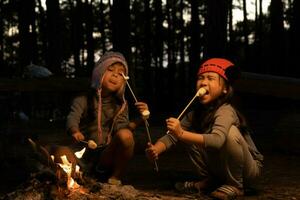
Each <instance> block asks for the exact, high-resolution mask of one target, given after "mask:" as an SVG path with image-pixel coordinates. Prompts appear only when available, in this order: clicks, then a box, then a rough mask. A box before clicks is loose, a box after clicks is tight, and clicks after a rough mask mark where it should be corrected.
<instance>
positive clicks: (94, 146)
mask: <svg viewBox="0 0 300 200" xmlns="http://www.w3.org/2000/svg"><path fill="white" fill-rule="evenodd" d="M88 147H89V148H90V149H96V148H97V144H96V142H95V141H94V140H89V141H88Z"/></svg>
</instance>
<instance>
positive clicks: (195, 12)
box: [188, 0, 201, 91]
mask: <svg viewBox="0 0 300 200" xmlns="http://www.w3.org/2000/svg"><path fill="white" fill-rule="evenodd" d="M190 2H191V9H192V10H191V12H192V16H191V18H192V19H191V20H192V21H191V44H190V45H191V52H190V63H189V71H188V77H190V79H189V83H188V88H189V89H190V91H191V90H193V89H194V87H195V82H196V79H195V77H196V73H197V69H198V67H199V65H200V49H201V44H200V20H199V1H194V0H191V1H190Z"/></svg>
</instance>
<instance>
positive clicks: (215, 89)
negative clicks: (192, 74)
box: [197, 72, 227, 104]
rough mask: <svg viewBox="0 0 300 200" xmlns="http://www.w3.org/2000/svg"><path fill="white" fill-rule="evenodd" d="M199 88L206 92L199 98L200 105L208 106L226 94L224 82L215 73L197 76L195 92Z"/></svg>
mask: <svg viewBox="0 0 300 200" xmlns="http://www.w3.org/2000/svg"><path fill="white" fill-rule="evenodd" d="M201 87H203V88H205V89H206V90H207V93H206V94H205V95H203V96H202V97H201V98H200V102H201V103H202V104H209V103H211V102H213V101H215V100H216V99H217V98H219V97H220V96H221V95H223V94H224V93H226V92H227V90H226V87H225V80H224V79H223V78H222V77H221V76H220V75H219V74H217V73H215V72H205V73H203V74H200V75H199V76H198V80H197V90H199V88H201Z"/></svg>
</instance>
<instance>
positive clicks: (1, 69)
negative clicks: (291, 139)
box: [0, 1, 6, 76]
mask: <svg viewBox="0 0 300 200" xmlns="http://www.w3.org/2000/svg"><path fill="white" fill-rule="evenodd" d="M3 18H4V16H3V1H0V74H1V75H0V76H3V75H5V74H6V73H5V71H6V70H5V69H6V66H5V65H4V60H3V59H4V57H3V56H4V37H3V34H4V23H3Z"/></svg>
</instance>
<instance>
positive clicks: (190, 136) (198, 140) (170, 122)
mask: <svg viewBox="0 0 300 200" xmlns="http://www.w3.org/2000/svg"><path fill="white" fill-rule="evenodd" d="M166 122H167V128H168V130H169V131H170V134H172V135H173V136H175V137H176V138H177V139H178V140H181V141H182V142H185V143H189V144H200V145H203V144H204V137H203V135H201V134H199V133H193V132H190V131H186V130H184V129H182V127H181V124H180V121H179V120H178V119H176V118H173V117H171V118H168V119H167V120H166Z"/></svg>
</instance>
